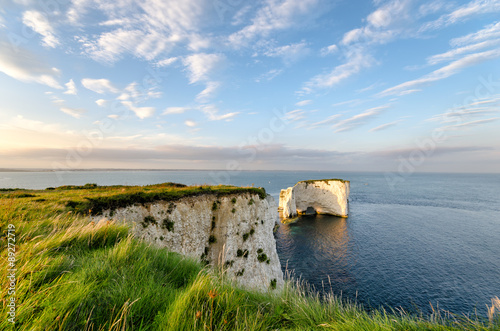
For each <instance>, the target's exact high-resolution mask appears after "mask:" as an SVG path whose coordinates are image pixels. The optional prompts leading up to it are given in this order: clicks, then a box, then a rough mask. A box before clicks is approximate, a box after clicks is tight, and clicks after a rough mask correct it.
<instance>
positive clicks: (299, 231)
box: [0, 171, 500, 315]
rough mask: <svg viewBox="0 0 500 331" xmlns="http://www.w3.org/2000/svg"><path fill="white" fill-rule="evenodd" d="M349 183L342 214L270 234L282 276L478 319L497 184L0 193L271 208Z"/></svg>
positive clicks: (181, 177) (418, 180) (165, 175)
mask: <svg viewBox="0 0 500 331" xmlns="http://www.w3.org/2000/svg"><path fill="white" fill-rule="evenodd" d="M332 177H335V178H343V179H347V180H350V181H351V195H350V214H349V218H347V219H342V218H338V217H331V216H316V217H303V218H301V219H299V220H298V222H296V223H293V224H288V225H282V226H281V227H280V229H279V231H278V232H277V235H276V236H277V246H278V253H279V256H280V259H281V263H282V266H283V268H284V269H285V268H287V269H288V270H293V271H294V273H295V276H296V277H299V276H300V277H301V278H302V279H304V280H306V281H308V282H309V283H310V284H312V285H314V286H315V287H316V288H318V289H321V288H322V287H325V288H326V289H327V290H330V289H331V290H332V291H333V292H334V293H336V294H339V295H340V294H341V295H342V296H343V297H344V298H350V299H352V300H356V301H357V302H358V303H362V304H363V305H365V306H366V307H380V306H383V307H403V308H404V309H406V310H410V311H421V312H424V313H428V312H429V311H430V310H431V308H430V304H432V305H433V306H434V307H436V306H439V308H441V309H444V310H448V311H451V312H454V313H457V314H473V313H474V312H475V311H476V310H477V313H478V314H480V315H485V314H486V305H487V304H490V303H491V302H490V299H491V298H493V297H495V296H500V175H486V174H481V175H479V174H477V175H476V174H413V175H411V176H409V177H407V178H405V180H404V181H403V182H401V183H400V184H399V185H397V186H396V187H394V188H391V187H390V186H389V185H388V183H387V182H386V180H385V177H384V174H377V173H340V172H269V171H256V172H241V173H239V174H234V173H233V174H226V173H217V172H215V173H214V172H210V171H87V172H70V173H65V174H62V175H59V176H57V175H56V174H54V173H49V172H45V173H44V172H29V173H5V172H4V173H0V187H5V188H9V187H10V188H13V187H22V188H33V189H40V188H46V187H50V186H60V185H67V184H74V185H83V184H86V183H97V184H99V185H112V184H126V185H145V184H155V183H160V182H168V181H173V182H179V183H184V184H203V183H207V184H217V183H230V184H233V185H252V184H254V185H255V186H262V187H265V188H266V190H267V192H268V193H270V194H271V195H273V196H274V197H275V198H276V199H277V198H278V196H279V191H280V189H282V188H286V187H288V186H292V185H294V184H295V183H296V182H297V181H299V180H304V179H321V178H332Z"/></svg>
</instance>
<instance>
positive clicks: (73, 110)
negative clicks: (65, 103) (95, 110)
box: [60, 107, 86, 118]
mask: <svg viewBox="0 0 500 331" xmlns="http://www.w3.org/2000/svg"><path fill="white" fill-rule="evenodd" d="M60 109H61V111H62V112H63V113H65V114H68V115H70V116H73V117H74V118H80V117H82V115H83V114H85V112H86V110H85V109H80V108H70V107H61V108H60Z"/></svg>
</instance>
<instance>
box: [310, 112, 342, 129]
mask: <svg viewBox="0 0 500 331" xmlns="http://www.w3.org/2000/svg"><path fill="white" fill-rule="evenodd" d="M340 116H341V115H340V114H334V115H331V116H328V117H327V118H326V119H324V120H322V121H318V122H315V123H312V124H311V125H310V126H309V128H310V129H314V128H317V127H318V126H322V125H327V124H331V123H332V122H335V121H336V120H337V118H339V117H340Z"/></svg>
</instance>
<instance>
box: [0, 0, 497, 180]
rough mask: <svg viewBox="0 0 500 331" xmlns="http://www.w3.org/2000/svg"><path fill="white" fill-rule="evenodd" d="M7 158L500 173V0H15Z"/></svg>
mask: <svg viewBox="0 0 500 331" xmlns="http://www.w3.org/2000/svg"><path fill="white" fill-rule="evenodd" d="M0 98H1V101H0V168H47V169H53V170H61V169H87V168H124V169H125V168H128V169H221V170H224V171H228V172H232V171H234V172H237V171H240V170H331V171H385V172H390V173H392V174H394V175H395V176H403V175H407V174H410V173H413V172H480V173H481V172H500V130H499V129H500V121H499V111H500V0H472V1H446V0H442V1H440V0H437V1H436V0H433V1H413V0H388V1H382V0H374V1H352V0H338V1H332V0H329V1H326V0H262V1H251V2H250V1H243V0H169V1H168V0H142V1H134V0H114V1H104V0H37V1H34V0H10V1H9V0H7V1H6V0H0Z"/></svg>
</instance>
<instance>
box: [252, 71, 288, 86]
mask: <svg viewBox="0 0 500 331" xmlns="http://www.w3.org/2000/svg"><path fill="white" fill-rule="evenodd" d="M282 73H283V69H271V70H269V71H267V72H265V73H263V74H262V75H260V76H259V77H257V78H256V79H255V82H256V83H260V82H261V81H263V80H266V81H271V80H273V79H274V78H276V77H278V76H279V75H281V74H282Z"/></svg>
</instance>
